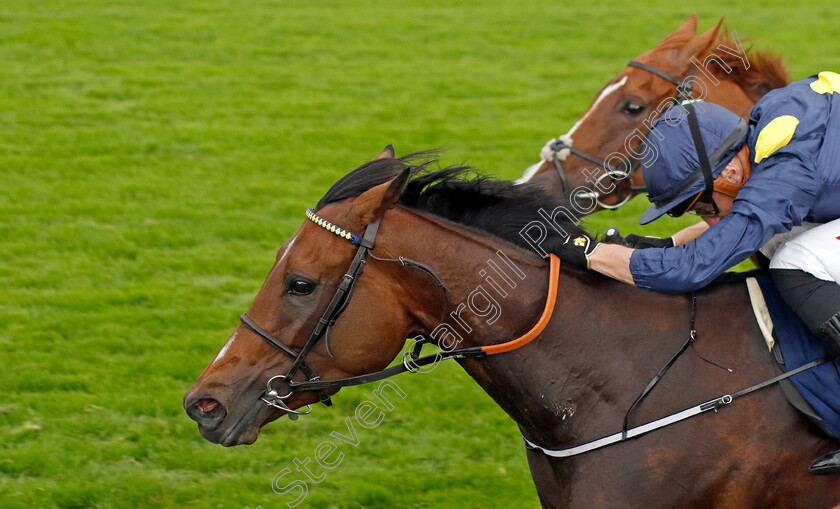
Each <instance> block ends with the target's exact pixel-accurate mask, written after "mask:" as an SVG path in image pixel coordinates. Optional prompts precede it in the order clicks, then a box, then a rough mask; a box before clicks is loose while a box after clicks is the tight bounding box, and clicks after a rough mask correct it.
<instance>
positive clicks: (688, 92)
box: [549, 60, 695, 209]
mask: <svg viewBox="0 0 840 509" xmlns="http://www.w3.org/2000/svg"><path fill="white" fill-rule="evenodd" d="M627 66H628V67H636V68H637V69H642V70H645V71H647V72H649V73H652V74H655V75H656V76H659V77H660V78H662V79H664V80H667V81H669V82H671V83H673V84H674V85H676V86H677V92H676V94H675V95H674V99H675V100H676V101H677V102H682V101H683V100H690V99H692V97H693V96H692V92H693V87H692V85H691V82H690V81H688V83H685V82H686V80H688V79H689V78H691V77H692V76H694V72H695V67H694V65H692V66H691V69H690V70H689V72H688V74H687V75H686V78H685V80H680V79H678V78H677V77H675V76H673V75H671V74H668V73H666V72H665V71H661V70H659V69H657V68H656V67H654V66H652V65H649V64H645V63H643V62H639V61H637V60H631V61H629V62H628V63H627ZM683 84H685V86H683ZM549 149H550V150H551V154H552V162H553V163H554V169H555V170H557V175H558V176H559V177H560V189H561V191H563V192H565V191H566V189H567V188H568V182H567V179H566V172H565V170H564V169H563V164H562V163H561V162H560V157H559V156H558V154H559V153H560V152H561V151H563V150H568V151H569V153H570V154H574V155H576V156H577V157H579V158H581V159H583V160H585V161H589V162H590V163H593V164H595V165H596V166H599V167H601V168H603V169H604V170H605V173H604V174H603V175H601V176H599V177H598V178H597V179H596V180H595V182H593V186H594V188H593V189H592V190H591V191H589V192H587V193H580V194H579V195H578V196H581V197H583V198H589V199H591V200H594V201H595V203H597V204H598V205H599V206H600V207H601V208H605V209H617V208H619V207H621V206H622V205H624V204H625V203H627V202H628V201H629V200H630V199H631V198H633V197H634V196H636V195H637V194H639V193H641V192H643V191H644V190H645V187H644V186H634V185H632V184H631V186H630V192H629V193H628V194H627V196H625V197H624V198H623V199H621V200H619V201H618V203H616V204H614V205H608V204H605V203H602V202H601V200H600V197H601V194H600V193H599V192H598V191H597V189H598V185H599V184H600V183H601V182H602V181H603V180H605V179H608V178H612V179H614V180H623V179H626V178H628V177H630V176H632V175H634V174H635V173H636V171H638V169H639V166H640V165H641V161H640V160H639V159H637V158H633V159H632V160H631V163H630V168H628V169H627V171H626V172H624V171H621V170H617V169H615V168H614V167H613V166H612V165H609V164H607V161H606V159H602V158H600V157H598V156H595V155H593V154H590V153H588V152H584V151H583V150H580V149H577V148H575V147H573V146H572V141H571V140H569V142H568V143H567V142H566V140H564V139H563V136H561V137H560V138H558V139H557V140H556V141H554V142H552V143H551V144H550V145H549ZM563 160H565V157H564V158H563Z"/></svg>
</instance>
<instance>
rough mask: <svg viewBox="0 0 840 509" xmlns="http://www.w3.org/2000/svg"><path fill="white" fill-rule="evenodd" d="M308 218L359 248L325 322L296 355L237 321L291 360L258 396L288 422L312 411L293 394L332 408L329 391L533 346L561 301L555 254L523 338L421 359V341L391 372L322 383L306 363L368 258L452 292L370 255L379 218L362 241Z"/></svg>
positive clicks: (413, 264)
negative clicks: (277, 385) (294, 404)
mask: <svg viewBox="0 0 840 509" xmlns="http://www.w3.org/2000/svg"><path fill="white" fill-rule="evenodd" d="M306 217H307V219H309V220H310V221H312V222H314V223H315V224H317V225H319V226H321V227H322V228H324V229H326V230H327V231H329V232H332V233H334V234H335V235H338V236H339V237H341V238H343V239H346V240H348V241H350V242H351V243H353V244H355V245H357V246H359V247H358V249H357V250H356V254H355V256H354V257H353V261H352V262H351V263H350V267H349V268H348V269H347V272H346V273H345V274H344V276H343V277H342V278H341V283H339V285H338V288H337V289H336V291H335V294H334V295H333V297H332V299H331V300H330V302H329V304H328V305H327V307H326V309H325V310H324V313H323V314H322V315H321V318H319V319H318V323H317V324H316V325H315V328H314V329H313V330H312V333H311V334H310V335H309V339H308V340H307V341H306V343H305V344H304V346H303V348H301V349H300V350H295V349H293V348H291V347H289V346H288V345H286V344H285V343H283V342H282V341H280V340H279V339H277V338H276V337H274V336H273V335H271V334H270V333H269V332H268V331H266V330H265V329H263V328H262V327H260V326H259V325H257V324H256V323H255V322H254V321H253V320H251V319H250V318H249V317H248V316H247V314H245V313H243V314H242V315H241V316H240V317H239V319H240V321H241V322H242V324H243V325H244V326H245V327H247V328H248V329H250V330H251V331H252V332H254V333H255V334H257V335H258V336H259V337H261V338H262V339H263V340H265V341H266V342H268V343H269V344H270V345H272V346H273V347H275V348H277V349H278V350H280V351H281V352H282V353H283V354H284V355H286V356H287V357H289V358H290V359H292V366H291V367H290V368H289V371H287V372H286V373H285V374H282V375H275V376H273V377H271V378H270V379H269V380H268V382H267V383H266V389H265V392H264V393H263V394H262V396H261V397H260V399H261V400H262V401H263V402H264V403H265V404H267V405H269V406H273V407H275V408H279V409H281V410H284V411H285V412H287V413H288V414H289V416H290V417H296V416H297V415H303V414H308V413H310V412H311V411H312V408H311V406H310V405H306V408H307V409H306V410H303V411H301V410H297V409H292V408H290V407H289V406H288V405H287V404H286V400H287V399H289V398H290V397H291V396H292V395H293V394H295V393H299V392H307V391H314V392H315V393H317V394H318V398H319V400H320V402H321V403H324V404H325V405H327V406H330V405H332V400H331V399H330V395H329V394H328V393H327V390H329V389H340V388H342V387H350V386H353V385H361V384H365V383H369V382H375V381H378V380H383V379H385V378H389V377H392V376H394V375H397V374H399V373H404V372H406V371H410V372H417V371H418V370H419V368H421V367H423V366H427V365H429V364H433V363H437V362H440V361H441V360H444V359H464V358H476V357H484V356H486V355H493V354H498V353H504V352H508V351H511V350H514V349H516V348H519V347H521V346H524V345H525V344H527V343H529V342H530V341H531V340H533V339H534V338H536V337H537V336H538V335H539V334H540V333H541V332H542V331H543V329H545V327H546V325H548V322H549V320H550V319H551V315H552V311H553V310H554V303H555V301H556V298H557V284H558V280H559V273H560V259H559V258H558V257H557V256H555V255H553V254H552V255H550V270H549V286H548V298H547V300H546V305H545V309H544V310H543V314H542V316H541V317H540V319H539V321H538V322H537V324H536V325H535V326H534V327H533V328H532V329H531V330H530V331H528V332H527V333H525V334H524V335H522V336H520V337H519V338H517V339H514V340H512V341H508V342H505V343H502V344H498V345H489V346H479V347H467V348H460V349H456V350H449V351H443V352H440V353H435V354H432V355H427V356H425V357H420V350H421V349H422V347H423V345H424V344H425V343H429V342H431V340H430V339H429V338H426V337H424V338H421V340H420V341H417V342H416V343H415V344H414V345H413V348H412V349H410V350H406V351H405V353H404V355H403V363H402V364H400V365H396V366H392V367H390V368H386V369H382V370H379V371H376V372H373V373H368V374H365V375H358V376H353V377H347V378H341V379H337V380H321V378H320V377H319V376H318V375H316V374H315V372H314V371H313V370H312V368H311V367H310V366H309V365H308V364H307V363H306V360H305V358H306V356H307V354H308V353H309V352H310V351H311V350H312V348H313V347H314V346H315V344H316V343H317V342H318V341H319V340H320V339H321V338H322V337H324V336H325V334H326V332H327V330H328V329H329V328H330V327H331V326H332V325H334V324H335V322H336V320H338V317H339V316H341V313H342V312H344V310H345V309H346V308H347V305H348V304H349V302H350V299H351V298H352V296H353V291H354V290H355V288H356V284H358V282H359V278H360V277H361V276H362V273H363V272H364V269H365V265H366V263H367V257H368V256H370V257H371V258H373V259H375V260H378V261H384V262H397V263H400V264H401V265H403V266H406V267H410V268H414V269H418V270H420V271H421V272H423V273H425V274H427V275H429V276H430V277H431V278H433V279H434V280H435V283H436V285H437V286H438V287H440V288H441V289H442V290H443V291H444V292H445V293H448V292H449V290H448V289H447V287H446V285H445V284H444V282H443V280H442V279H441V278H440V277H438V276H437V275H436V274H435V273H434V271H433V270H432V269H431V268H429V267H428V266H427V265H425V264H423V263H421V262H418V261H416V260H411V259H409V258H405V257H399V258H379V257H377V256H375V255H373V254H372V253H371V251H373V249H374V248H375V246H376V244H375V242H374V241H375V239H376V233H377V231H378V230H379V224H380V221H381V219H377V220H376V221H373V222H372V223H370V224H368V225H367V227H366V228H365V231H364V233H363V234H362V236H359V235H356V234H354V233H352V232H349V231H347V230H345V229H344V228H341V227H339V226H337V225H335V224H332V223H330V222H329V221H327V220H326V219H324V218H322V217H320V216H318V215H317V214H316V213H315V211H314V210H312V209H308V210H307V211H306ZM444 308H445V306H444ZM446 311H447V310H446V309H444V310H443V312H442V315H441V316H442V317H444V316H446ZM442 320H443V318H442V319H441V321H442ZM298 371H300V372H301V373H303V374H304V375H305V376H306V378H307V380H306V381H303V382H296V381H294V380H293V377H294V376H295V375H296V374H297V372H298ZM275 380H279V381H280V382H285V383H286V385H287V386H288V392H287V393H285V394H281V393H279V392H278V391H277V390H276V389H274V388H272V382H274V381H275Z"/></svg>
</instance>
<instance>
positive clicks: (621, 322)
mask: <svg viewBox="0 0 840 509" xmlns="http://www.w3.org/2000/svg"><path fill="white" fill-rule="evenodd" d="M394 215H395V216H397V217H400V215H402V217H400V218H401V219H403V220H406V221H410V223H404V225H403V226H404V227H410V231H411V232H412V233H413V235H411V236H406V235H405V234H404V233H403V234H402V235H389V236H388V237H389V238H388V240H389V242H391V241H396V242H397V243H396V245H391V247H390V249H395V251H397V252H399V253H400V254H404V255H405V256H411V257H413V258H416V259H417V260H418V261H421V262H423V263H425V264H427V265H428V266H429V267H431V268H432V270H434V271H435V273H437V274H438V275H439V276H440V277H441V278H442V279H443V280H444V281H446V283H447V285H448V286H449V288H450V293H449V296H448V299H447V313H446V314H445V315H444V323H445V324H447V325H446V326H447V327H448V335H442V336H439V338H441V337H442V338H446V341H445V342H446V343H448V344H445V345H443V346H444V348H445V349H451V348H456V347H457V348H462V347H473V346H485V345H492V344H499V343H504V342H507V341H510V340H512V339H515V338H518V337H519V336H521V335H522V334H524V333H526V332H527V331H529V330H530V329H531V328H532V327H533V326H534V324H535V323H536V322H537V321H538V318H539V316H540V315H541V313H542V311H543V309H544V307H545V301H546V296H547V290H548V263H546V261H545V260H543V259H540V258H539V257H537V256H536V255H532V254H531V253H529V252H527V251H525V250H523V249H520V248H518V247H516V246H513V245H511V244H508V243H506V242H504V241H500V240H499V239H496V238H494V237H490V236H488V235H485V234H482V233H480V232H476V231H474V230H469V229H466V228H463V227H461V226H460V225H456V224H453V223H449V222H448V221H445V220H442V219H439V218H436V217H430V216H426V215H421V214H417V213H414V212H409V211H405V210H403V211H399V212H395V213H394ZM384 224H386V223H385V222H383V225H384ZM394 233H397V232H394ZM397 237H399V238H397ZM499 251H501V252H503V253H504V254H505V255H506V256H507V257H508V258H509V261H510V262H511V263H512V264H514V265H515V266H516V268H517V269H518V270H519V271H521V276H522V277H520V276H517V275H515V274H514V271H513V270H512V269H510V268H507V266H504V265H503V263H504V262H503V261H502V260H501V259H500V258H499ZM490 261H493V262H495V264H496V265H498V266H499V268H500V269H502V270H504V271H506V272H507V274H508V276H509V277H510V278H511V279H514V282H515V283H516V287H515V288H511V287H510V286H509V285H508V286H504V285H505V283H504V282H503V281H502V276H500V275H498V273H497V272H496V269H495V268H494V267H493V264H491V263H490ZM490 277H492V278H493V279H494V281H495V284H496V285H498V286H499V287H501V288H502V289H503V290H504V291H505V293H506V296H505V297H502V296H501V294H499V293H498V291H497V289H495V288H494V283H493V282H491V281H489V280H488V278H490ZM558 288H559V291H558V297H557V301H556V303H555V306H554V309H553V314H552V318H551V321H550V322H549V324H548V326H547V327H546V329H545V330H544V331H543V332H542V333H541V334H540V335H539V336H537V337H536V338H535V339H534V340H533V341H531V342H530V343H528V344H526V345H525V346H522V347H520V348H517V349H515V350H512V351H509V352H506V353H501V354H496V355H489V356H486V357H483V358H478V359H459V360H458V362H459V363H460V364H461V366H462V367H463V368H464V369H465V370H466V371H467V373H468V374H469V375H470V376H472V377H473V378H474V379H475V380H476V381H477V382H478V383H479V385H481V387H482V388H483V389H484V390H485V391H486V392H487V393H488V394H489V395H490V396H491V397H492V398H493V399H494V400H495V401H496V402H497V403H498V404H499V406H501V407H502V408H503V409H504V410H505V411H506V412H507V413H508V414H509V415H510V417H511V418H512V419H513V420H514V421H516V422H517V424H518V425H519V427H520V429H521V430H522V431H523V433H525V435H526V436H527V437H528V438H529V439H531V440H534V441H536V442H537V443H542V444H545V445H549V446H559V445H560V444H569V443H573V442H577V441H579V440H580V438H581V436H587V437H597V436H604V435H605V434H610V433H613V432H615V431H616V429H617V428H618V427H619V426H620V424H621V418H622V416H623V415H624V413H625V412H626V410H627V408H628V407H629V405H630V403H631V402H632V401H633V400H634V399H635V397H636V396H637V394H638V392H639V391H640V390H641V389H642V388H643V387H644V386H645V385H646V384H647V383H648V382H649V380H650V377H651V376H652V375H653V374H654V373H656V372H657V371H659V369H660V368H661V367H662V364H663V363H664V362H665V361H666V360H667V359H668V358H669V357H670V356H671V355H673V354H674V353H675V352H676V351H677V350H678V349H679V347H680V345H682V343H684V342H685V340H686V338H687V337H688V331H689V323H690V319H691V313H692V311H691V304H690V302H691V301H690V299H689V298H688V297H687V296H669V295H663V294H657V293H654V292H647V291H643V290H639V289H637V288H634V287H632V286H629V285H626V284H623V283H620V282H617V281H614V280H612V279H609V278H606V277H602V276H600V275H596V274H593V273H588V272H581V271H578V270H573V269H571V268H564V267H562V266H561V268H560V275H559V284H558ZM711 295H714V298H712V297H711V296H709V297H704V298H702V299H700V301H701V307H703V308H704V311H705V312H706V313H710V314H716V316H715V318H714V320H713V321H718V320H719V319H720V316H721V315H720V313H721V312H722V310H727V311H726V312H730V311H731V313H732V316H731V317H730V318H729V319H730V321H732V322H733V323H734V322H735V321H736V319H737V318H736V317H738V316H741V315H743V316H748V315H746V314H745V313H747V311H746V308H744V306H748V304H744V302H746V301H745V300H744V299H743V295H741V294H740V293H738V292H732V291H731V289H726V288H722V289H720V290H718V291H715V292H714V293H713V294H711ZM491 299H492V300H491ZM742 300H743V301H744V302H741V301H742ZM713 301H719V304H717V305H715V306H712V305H711V303H712V302H713ZM491 303H492V304H493V305H492V306H491V305H490V304H491ZM631 304H632V305H631ZM707 316H708V315H707ZM699 319H700V321H699V322H698V323H701V322H702V321H703V319H704V316H703V314H701V315H700V316H699ZM431 331H432V328H431V327H430V328H429V329H428V330H427V333H428V332H431ZM640 331H644V333H643V334H642V333H640ZM709 336H713V335H708V336H706V338H704V341H705V340H706V339H709V340H711V341H717V340H716V339H714V338H713V337H709ZM453 338H456V339H455V340H453ZM456 341H457V344H454V343H455V342H456ZM706 344H707V345H708V346H709V347H712V346H714V345H712V344H711V342H709V343H706ZM727 348H729V349H732V348H735V347H733V346H728V347H727ZM737 348H741V346H740V345H738V346H737ZM658 397H659V396H657V398H658ZM666 397H667V396H666ZM697 397H698V398H700V397H701V396H699V395H698V396H697ZM657 398H654V399H657Z"/></svg>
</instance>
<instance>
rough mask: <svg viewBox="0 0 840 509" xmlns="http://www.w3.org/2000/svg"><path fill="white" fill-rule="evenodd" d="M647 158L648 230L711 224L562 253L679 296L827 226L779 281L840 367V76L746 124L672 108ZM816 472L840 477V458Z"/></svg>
mask: <svg viewBox="0 0 840 509" xmlns="http://www.w3.org/2000/svg"><path fill="white" fill-rule="evenodd" d="M641 149H642V150H640V151H639V153H641V154H643V155H652V156H651V159H652V158H654V157H655V160H652V161H643V162H644V163H645V164H644V165H643V167H644V169H643V174H644V180H645V185H646V187H647V189H648V199H650V201H651V202H653V205H652V206H651V207H650V208H649V209H648V210H647V211H646V212H645V213H644V214H643V215H642V217H641V219H640V220H639V223H640V224H647V223H649V222H651V221H653V220H654V219H657V218H658V217H661V216H662V215H664V214H668V215H671V216H673V217H678V216H681V215H683V214H685V213H690V214H696V215H698V216H702V218H703V222H701V223H699V224H698V225H695V226H691V227H689V228H686V229H684V230H682V231H680V232H677V233H676V234H675V235H674V236H673V237H670V238H667V239H659V238H652V237H640V236H637V235H628V236H627V238H626V239H625V241H626V242H625V245H619V244H607V243H601V244H599V243H597V242H596V241H594V240H593V239H590V238H588V237H585V236H577V237H575V238H567V239H566V242H565V244H563V245H562V246H561V248H560V249H559V250H558V253H557V254H559V255H560V257H561V258H562V259H563V260H564V261H569V262H571V263H573V264H578V265H581V266H584V267H586V268H589V269H591V270H595V271H598V272H601V273H603V274H606V275H608V276H610V277H613V278H615V279H618V280H621V281H624V282H626V283H629V284H633V285H635V286H638V287H639V288H645V289H648V290H654V291H658V292H669V293H682V292H688V291H693V290H695V289H697V288H700V287H702V286H704V285H706V284H708V283H709V282H711V281H712V280H713V279H715V278H716V277H717V276H719V275H720V274H721V273H723V272H724V271H726V270H727V269H729V268H730V267H732V266H734V265H736V264H737V263H739V262H741V261H743V260H745V259H747V258H749V257H750V256H752V255H753V254H754V253H755V252H757V251H758V250H759V249H760V248H761V247H762V246H764V245H765V244H767V243H768V241H770V239H771V238H772V237H774V236H775V235H776V234H780V233H785V232H790V231H791V230H792V229H793V228H794V227H798V226H799V225H802V223H803V222H805V221H807V222H813V223H818V224H819V225H818V226H815V227H813V228H812V229H809V230H807V231H804V232H803V233H798V234H796V235H793V236H791V237H790V238H788V239H787V241H786V242H785V243H784V244H783V245H781V247H778V249H776V250H775V253H774V254H772V258H771V261H770V272H771V274H772V276H773V279H774V282H775V283H776V286H777V287H778V289H779V292H780V293H781V294H782V296H783V297H784V299H785V300H786V301H787V303H788V304H789V305H790V306H791V308H793V309H794V310H795V311H796V312H797V313H798V314H799V316H800V317H801V318H802V320H803V322H804V323H805V324H806V325H807V326H808V327H809V328H810V329H811V331H812V332H813V333H814V334H815V335H816V336H817V337H818V338H819V339H820V341H821V342H822V343H823V345H824V346H825V348H826V350H827V351H828V352H829V353H830V354H831V355H832V356H833V357H834V358H835V360H838V359H840V284H838V281H840V75H838V74H835V73H832V72H822V73H820V74H819V75H814V76H811V77H809V78H807V79H805V80H802V81H799V82H795V83H791V84H790V85H788V86H787V87H784V88H781V89H777V90H774V91H772V92H770V93H768V94H767V95H765V96H764V97H763V98H762V99H761V100H760V101H758V103H756V105H755V107H753V109H752V111H751V112H750V117H749V123H745V122H744V121H743V120H742V119H741V118H740V117H738V116H737V115H735V114H734V113H731V112H730V111H728V110H726V109H724V108H722V107H720V106H717V105H714V104H709V103H702V102H698V101H694V102H689V103H684V104H682V105H674V106H672V107H671V108H670V109H669V110H668V111H666V112H665V114H663V115H662V116H661V117H660V118H659V119H657V120H656V122H654V123H653V125H652V126H651V132H650V133H649V134H648V136H647V139H646V141H645V143H644V144H643V146H642V147H641ZM627 245H630V246H632V247H627ZM645 248H651V249H645ZM810 471H811V472H812V473H815V474H832V473H838V472H840V450H837V451H834V452H832V453H830V454H827V455H825V456H823V457H821V458H818V459H817V460H815V461H814V462H813V463H812V464H811V466H810Z"/></svg>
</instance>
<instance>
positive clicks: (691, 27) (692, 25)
mask: <svg viewBox="0 0 840 509" xmlns="http://www.w3.org/2000/svg"><path fill="white" fill-rule="evenodd" d="M696 33H697V13H696V12H693V13H691V16H689V17H688V18H686V20H685V21H683V24H682V25H680V27H679V28H678V29H676V31H674V33H672V34H671V35H670V36H669V37H671V36H676V35H681V36H683V37H685V36H693V35H694V34H696Z"/></svg>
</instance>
